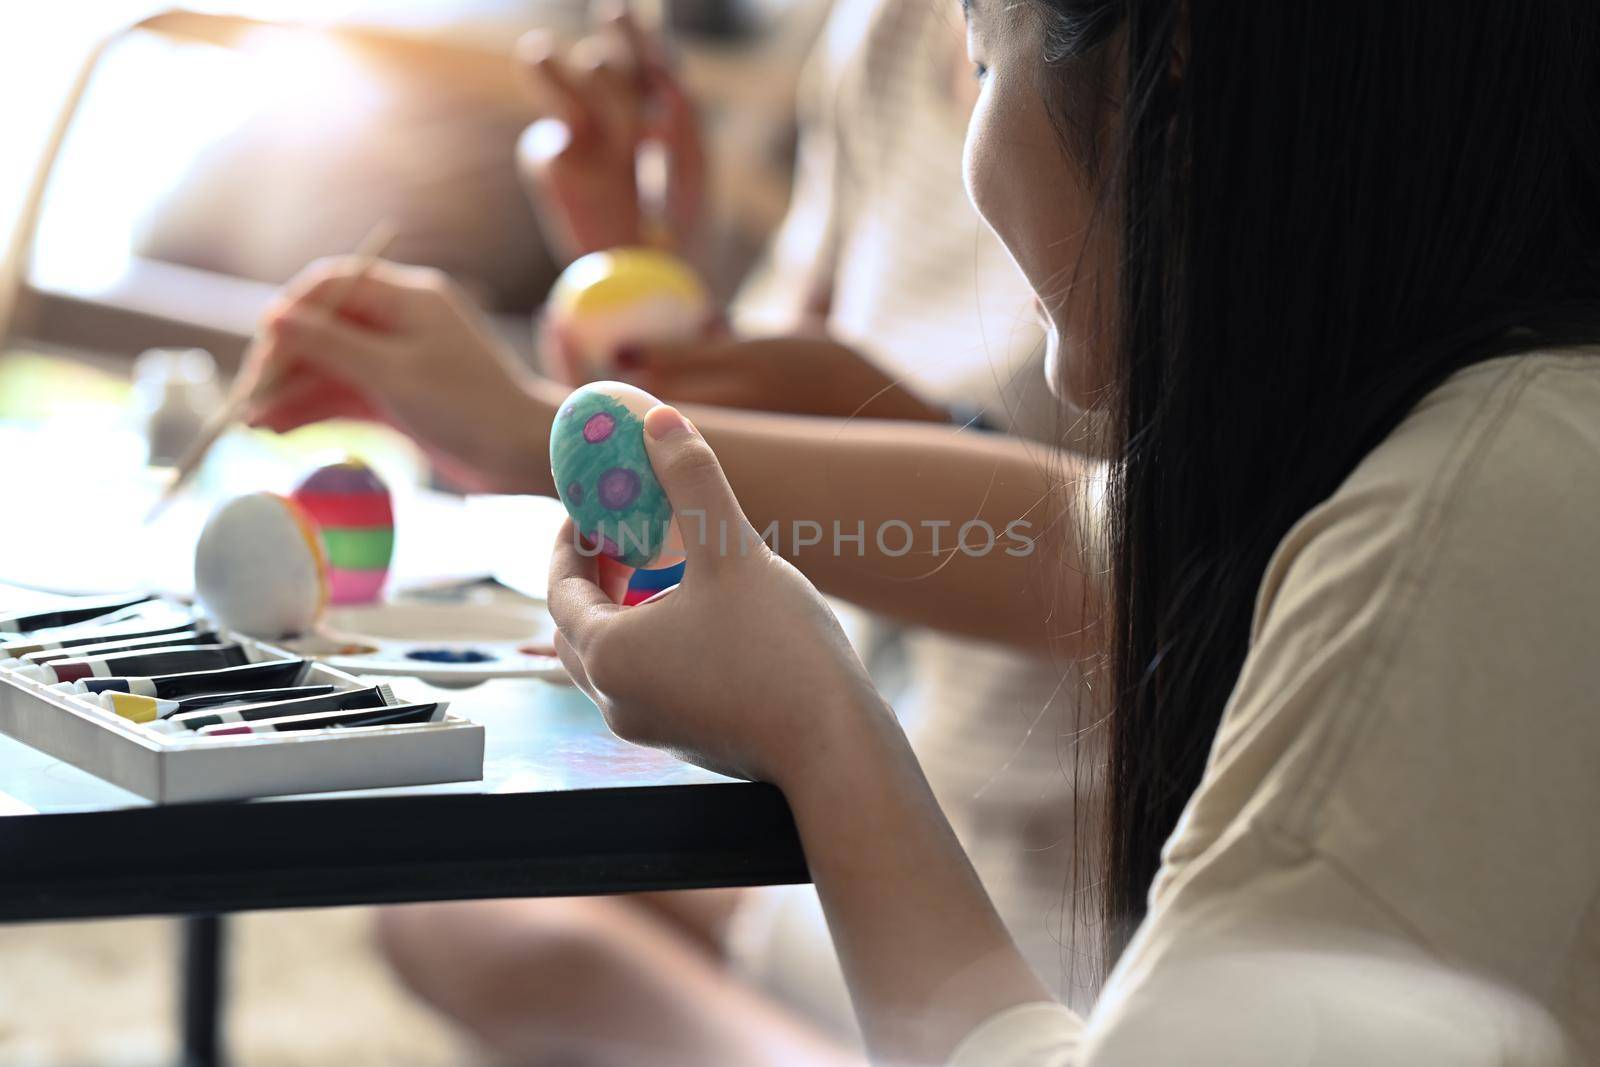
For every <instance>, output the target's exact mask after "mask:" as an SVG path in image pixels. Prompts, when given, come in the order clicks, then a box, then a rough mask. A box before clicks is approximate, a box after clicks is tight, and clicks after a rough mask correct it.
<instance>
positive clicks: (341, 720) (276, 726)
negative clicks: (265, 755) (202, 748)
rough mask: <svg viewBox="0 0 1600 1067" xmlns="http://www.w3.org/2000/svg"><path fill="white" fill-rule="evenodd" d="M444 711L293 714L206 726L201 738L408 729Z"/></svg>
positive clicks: (432, 707) (402, 708)
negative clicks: (331, 729)
mask: <svg viewBox="0 0 1600 1067" xmlns="http://www.w3.org/2000/svg"><path fill="white" fill-rule="evenodd" d="M443 718H444V709H443V708H442V707H440V706H439V705H438V704H400V705H398V706H396V707H389V708H380V709H378V710H376V711H374V710H372V709H366V710H363V711H324V712H321V713H319V714H316V715H293V716H290V717H289V718H285V719H260V720H258V721H255V722H227V723H218V724H216V725H213V726H205V727H202V728H201V729H200V731H199V736H201V737H231V736H244V735H247V734H271V733H279V732H283V731H290V730H322V729H326V728H327V727H330V726H338V727H344V728H350V727H356V726H405V725H409V724H411V723H419V722H438V721H440V720H441V719H443Z"/></svg>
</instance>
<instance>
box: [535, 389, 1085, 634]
mask: <svg viewBox="0 0 1600 1067" xmlns="http://www.w3.org/2000/svg"><path fill="white" fill-rule="evenodd" d="M531 392H532V396H533V398H534V404H533V406H534V407H535V408H536V409H538V412H537V413H536V414H534V415H531V416H529V417H527V418H524V419H522V420H521V421H520V423H519V424H518V425H516V426H514V427H508V428H507V433H508V435H509V439H510V440H512V441H513V442H516V444H515V446H514V447H516V448H520V449H523V450H524V451H523V452H522V455H523V456H526V455H528V452H529V451H532V452H533V454H534V455H535V457H536V461H535V462H532V463H529V462H528V461H527V460H523V461H522V468H523V470H524V471H526V472H527V478H528V479H531V484H529V481H527V480H525V481H523V482H522V483H521V484H519V485H518V486H517V487H516V491H522V492H540V493H549V492H552V491H553V486H552V485H551V484H550V480H549V472H548V466H547V464H546V463H545V462H544V456H545V450H546V448H547V441H548V436H549V421H550V418H551V417H552V415H553V412H554V409H555V406H556V405H558V404H559V403H560V400H561V398H562V396H564V390H562V389H561V388H560V387H559V386H555V385H554V384H553V383H549V382H539V383H538V384H536V385H535V386H533V387H532V388H531ZM685 411H686V414H688V415H689V417H690V418H691V419H692V420H694V423H695V425H696V426H697V427H698V428H699V430H700V432H701V433H702V434H703V435H704V436H705V437H706V439H707V440H708V441H709V442H710V443H711V446H712V448H714V449H715V450H716V453H717V458H718V459H719V460H720V461H721V463H722V466H723V469H724V471H725V472H726V473H727V476H728V481H729V482H730V484H731V485H732V486H733V490H734V493H735V494H736V495H737V496H738V498H739V503H740V505H741V506H742V507H743V508H744V511H745V514H746V515H748V516H749V518H750V522H751V524H752V525H753V526H754V527H755V528H756V530H757V531H758V532H760V533H762V534H763V535H767V536H769V538H770V539H771V543H773V544H774V547H775V548H776V549H778V551H779V552H780V554H781V555H783V556H784V557H786V558H787V559H789V560H790V561H791V562H792V563H794V564H795V565H796V566H798V567H799V568H800V570H801V571H803V572H804V573H805V575H806V576H807V577H808V578H810V579H811V580H812V582H813V583H815V584H816V586H817V587H818V588H819V589H821V590H822V591H823V592H825V593H829V594H831V595H834V596H839V597H841V598H843V599H845V600H848V601H851V602H852V603H855V604H859V605H861V606H862V607H865V608H869V609H871V610H873V611H878V612H881V613H883V614H886V615H890V616H892V617H895V618H898V619H900V620H902V621H905V622H909V623H914V624H918V625H925V626H931V627H934V628H936V629H940V630H944V631H947V632H952V633H958V634H963V635H967V636H972V637H978V638H982V639H985V640H992V641H997V642H1001V643H1004V644H1009V645H1012V646H1014V647H1019V648H1024V649H1028V650H1032V651H1053V652H1055V653H1057V654H1062V655H1066V656H1079V655H1083V654H1085V653H1087V652H1089V651H1091V649H1092V646H1091V643H1090V641H1089V640H1088V638H1087V637H1086V636H1085V627H1084V624H1083V620H1084V618H1085V617H1086V615H1087V609H1088V606H1089V605H1088V597H1089V596H1090V590H1091V587H1090V585H1089V584H1088V583H1087V582H1086V581H1085V577H1084V574H1083V568H1082V567H1081V566H1079V565H1078V556H1079V552H1078V545H1077V540H1076V531H1077V524H1076V523H1075V522H1072V521H1066V520H1065V518H1064V512H1065V509H1067V508H1069V507H1072V506H1073V505H1072V500H1071V497H1072V494H1073V493H1074V492H1075V491H1076V486H1077V484H1078V483H1079V482H1080V481H1081V480H1082V478H1083V476H1084V474H1085V472H1084V469H1083V466H1082V461H1080V460H1078V459H1077V458H1075V457H1073V456H1072V455H1070V454H1068V453H1065V452H1060V451H1055V450H1051V449H1047V448H1044V447H1042V446H1039V445H1035V444H1032V443H1029V442H1024V441H1021V440H1019V439H1016V438H1011V437H1003V436H1000V435H991V434H982V433H975V432H972V431H958V430H956V429H954V428H950V427H945V426H938V425H930V424H925V423H907V422H889V421H876V420H870V419H854V420H846V419H821V418H808V417H802V416H784V415H770V414H753V413H750V412H743V411H734V410H729V409H725V408H706V407H691V408H686V409H685ZM684 533H685V536H693V535H695V534H696V531H693V530H685V531H684Z"/></svg>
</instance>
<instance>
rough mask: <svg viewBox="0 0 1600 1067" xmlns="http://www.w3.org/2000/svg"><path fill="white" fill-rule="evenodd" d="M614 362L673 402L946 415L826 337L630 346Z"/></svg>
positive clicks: (623, 373) (621, 373) (839, 414)
mask: <svg viewBox="0 0 1600 1067" xmlns="http://www.w3.org/2000/svg"><path fill="white" fill-rule="evenodd" d="M615 362H616V368H617V376H618V377H620V378H622V379H623V380H624V381H628V382H631V383H633V384H634V385H637V386H639V388H641V389H643V390H645V391H646V392H649V393H653V394H655V395H656V396H659V397H663V398H665V399H667V400H672V401H675V402H679V403H694V404H717V405H720V406H722V407H735V408H748V409H750V410H754V411H777V412H784V413H787V414H791V415H826V416H833V417H836V418H850V417H853V416H859V417H862V418H869V419H916V420H920V421H924V422H944V421H946V420H947V417H948V415H947V413H946V412H945V411H944V410H943V409H941V408H939V407H937V406H936V405H934V404H931V403H929V402H927V401H925V400H923V399H922V398H921V397H919V396H917V395H916V394H915V393H913V392H912V391H911V390H910V389H909V388H908V387H907V386H906V385H905V384H904V382H902V381H900V380H898V379H895V378H892V377H890V376H889V375H888V374H886V373H885V372H884V371H883V370H882V369H881V368H880V367H879V366H878V365H877V364H875V363H873V362H872V361H871V360H870V359H868V358H867V357H866V356H863V355H862V354H861V353H859V352H857V351H856V350H855V349H853V348H850V347H849V346H847V345H843V344H840V343H839V342H838V341H834V340H830V339H829V338H826V337H768V338H759V339H754V340H744V341H741V340H732V339H729V338H727V337H726V336H721V337H709V338H707V339H705V340H702V341H695V342H680V343H673V344H642V345H632V346H628V347H626V348H624V349H622V350H621V351H619V352H618V353H616V356H615Z"/></svg>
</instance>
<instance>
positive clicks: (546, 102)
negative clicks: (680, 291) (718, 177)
mask: <svg viewBox="0 0 1600 1067" xmlns="http://www.w3.org/2000/svg"><path fill="white" fill-rule="evenodd" d="M517 63H518V65H519V68H520V70H521V73H522V75H523V78H524V81H525V82H526V84H527V85H528V89H529V93H530V95H531V96H532V97H533V99H534V102H535V104H536V106H537V107H538V108H539V109H540V110H541V111H543V112H544V113H545V117H544V118H541V119H540V120H539V121H538V122H535V123H534V124H533V125H532V126H530V127H528V129H527V130H526V131H524V133H523V135H522V139H521V141H520V142H519V143H518V146H517V158H518V164H519V167H520V170H521V172H522V175H523V181H524V185H525V186H526V187H527V189H528V192H529V195H530V196H531V197H532V199H533V202H534V208H535V210H536V211H537V212H538V213H539V216H540V218H541V220H542V221H543V224H544V228H545V233H546V237H547V239H548V240H550V241H551V242H552V243H553V244H554V245H555V246H556V251H557V252H558V253H560V254H561V255H562V256H564V257H565V258H566V259H568V260H571V259H576V258H578V257H579V256H581V255H584V254H586V253H589V252H596V251H600V250H602V249H606V248H616V247H619V246H625V245H638V244H648V243H651V241H650V238H651V237H652V235H651V234H650V233H648V232H647V222H648V220H647V212H648V210H649V209H650V208H651V207H659V208H660V210H661V213H662V216H663V217H662V219H661V221H662V222H664V223H665V224H666V226H667V228H668V229H669V231H670V234H671V236H672V238H673V239H674V241H675V242H676V243H677V245H678V246H679V247H680V248H681V247H686V246H688V245H689V244H691V243H692V240H693V237H694V235H695V231H696V230H697V229H698V227H699V222H700V214H701V210H702V207H703V201H704V197H705V168H706V163H705V149H704V145H703V143H702V141H701V135H700V125H699V120H698V118H697V117H696V115H695V110H694V105H693V103H692V102H691V101H690V100H689V98H688V96H687V94H686V93H685V92H684V90H683V87H682V86H681V85H680V84H679V83H678V80H677V77H676V76H675V75H674V74H673V72H672V70H671V68H670V67H669V65H668V63H667V61H666V59H665V57H664V55H663V53H662V49H661V45H660V42H658V41H656V40H654V39H653V38H651V37H650V36H649V35H648V34H646V33H645V32H644V31H643V30H641V29H640V28H639V26H638V25H637V24H636V23H635V22H634V20H633V17H632V15H630V14H629V13H628V12H627V10H626V8H623V7H618V8H617V9H616V10H615V13H613V14H612V15H610V16H609V17H608V18H607V19H606V20H605V22H604V24H603V26H602V28H601V31H600V32H599V33H598V34H595V35H593V36H591V37H586V38H584V39H583V40H581V41H579V42H578V43H577V44H575V45H573V46H572V47H570V48H566V49H563V48H560V47H559V46H558V45H557V43H556V41H555V39H554V38H553V37H552V36H551V35H550V34H549V33H547V32H545V31H543V30H534V31H532V32H530V33H528V34H526V35H525V36H524V37H523V38H522V40H521V41H519V42H518V45H517ZM647 141H653V142H655V143H657V144H659V145H660V146H661V147H662V149H663V150H664V153H665V156H666V175H665V179H666V188H665V189H664V190H659V191H655V190H646V191H645V192H646V193H647V194H648V193H650V192H660V193H661V194H662V195H663V196H664V201H663V202H662V203H661V204H659V205H646V204H644V203H642V201H641V190H640V189H639V185H638V178H637V169H636V160H637V157H638V152H639V148H640V146H641V145H642V144H643V143H645V142H647Z"/></svg>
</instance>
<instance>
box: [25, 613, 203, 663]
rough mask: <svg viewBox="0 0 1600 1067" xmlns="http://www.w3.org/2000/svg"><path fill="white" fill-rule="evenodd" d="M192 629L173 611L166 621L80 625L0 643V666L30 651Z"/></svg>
mask: <svg viewBox="0 0 1600 1067" xmlns="http://www.w3.org/2000/svg"><path fill="white" fill-rule="evenodd" d="M195 626H196V622H195V619H194V618H193V617H192V616H189V615H187V614H179V613H178V612H173V613H172V617H171V618H170V619H167V620H156V619H150V618H144V619H129V620H126V621H124V622H119V623H117V624H115V625H112V626H81V627H73V628H71V629H66V630H56V631H52V632H51V633H49V634H48V635H46V634H41V635H39V636H37V637H31V638H25V639H23V640H21V641H10V642H7V643H5V644H0V667H4V666H6V665H7V664H8V663H9V662H10V661H11V660H13V659H21V658H22V657H24V656H27V655H29V654H30V653H33V652H49V651H51V650H52V649H61V648H81V647H83V646H84V645H98V644H101V643H103V642H106V641H115V640H119V639H122V638H126V639H127V640H130V641H133V640H136V639H138V638H141V637H156V636H159V635H160V634H176V633H182V632H183V631H185V630H192V629H194V628H195Z"/></svg>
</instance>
